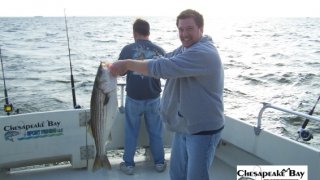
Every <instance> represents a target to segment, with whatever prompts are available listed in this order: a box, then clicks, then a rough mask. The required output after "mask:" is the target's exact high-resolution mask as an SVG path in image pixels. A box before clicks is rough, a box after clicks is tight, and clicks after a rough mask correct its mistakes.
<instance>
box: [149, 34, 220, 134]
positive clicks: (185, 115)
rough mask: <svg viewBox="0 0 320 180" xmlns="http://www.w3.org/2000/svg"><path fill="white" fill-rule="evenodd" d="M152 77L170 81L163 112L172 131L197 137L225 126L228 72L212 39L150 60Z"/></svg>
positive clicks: (163, 100)
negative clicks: (197, 134) (225, 71)
mask: <svg viewBox="0 0 320 180" xmlns="http://www.w3.org/2000/svg"><path fill="white" fill-rule="evenodd" d="M148 74H149V75H150V76H154V77H157V78H164V79H167V81H166V84H165V88H164V91H163V94H162V99H161V105H160V112H161V118H162V120H163V121H164V122H165V124H166V127H167V128H169V130H171V131H174V132H179V133H186V134H195V133H199V132H203V131H214V130H218V129H221V128H222V127H223V125H224V114H223V111H224V107H223V88H224V72H223V65H222V63H221V59H220V56H219V54H218V51H217V49H216V47H215V46H214V45H213V41H212V39H211V37H209V36H203V37H202V38H201V39H200V41H198V42H197V43H195V44H193V45H192V46H191V47H189V48H184V47H182V46H181V47H179V48H177V49H176V50H174V51H173V52H171V53H168V54H166V55H165V56H164V57H161V58H160V59H157V60H151V61H149V63H148Z"/></svg>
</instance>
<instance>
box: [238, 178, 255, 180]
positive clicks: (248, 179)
mask: <svg viewBox="0 0 320 180" xmlns="http://www.w3.org/2000/svg"><path fill="white" fill-rule="evenodd" d="M238 180H254V179H252V178H249V177H240V178H239V179H238Z"/></svg>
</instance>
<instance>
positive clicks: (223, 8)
mask: <svg viewBox="0 0 320 180" xmlns="http://www.w3.org/2000/svg"><path fill="white" fill-rule="evenodd" d="M319 7H320V0H157V1H155V0H1V3H0V17H10V16H14V17H16V16H64V9H66V13H67V15H68V16H174V17H176V16H177V15H178V14H179V13H180V12H181V11H182V10H184V9H195V10H197V11H199V12H200V13H201V14H203V15H204V16H210V17H234V16H240V17H320V8H319Z"/></svg>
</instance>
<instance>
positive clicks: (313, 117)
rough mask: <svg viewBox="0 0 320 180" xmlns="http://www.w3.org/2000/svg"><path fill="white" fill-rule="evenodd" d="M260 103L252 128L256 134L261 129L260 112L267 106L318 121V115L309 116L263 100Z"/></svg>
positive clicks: (319, 118)
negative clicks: (255, 121)
mask: <svg viewBox="0 0 320 180" xmlns="http://www.w3.org/2000/svg"><path fill="white" fill-rule="evenodd" d="M262 105H263V107H262V108H261V109H260V112H259V115H258V120H257V126H256V127H255V128H254V132H255V134H256V135H257V136H258V135H259V134H260V132H261V129H262V128H261V120H262V114H263V112H264V111H265V110H266V109H267V108H272V109H276V110H279V111H282V112H286V113H289V114H294V115H297V116H300V117H304V118H307V119H312V120H315V121H319V122H320V117H317V116H311V115H309V114H305V113H301V112H297V111H293V110H290V109H286V108H282V107H278V106H274V105H272V104H270V103H266V102H263V103H262Z"/></svg>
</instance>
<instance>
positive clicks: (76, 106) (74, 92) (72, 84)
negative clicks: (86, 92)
mask: <svg viewBox="0 0 320 180" xmlns="http://www.w3.org/2000/svg"><path fill="white" fill-rule="evenodd" d="M64 20H65V24H66V34H67V40H68V51H69V62H70V72H71V90H72V99H73V107H74V108H75V109H80V108H81V106H79V105H77V100H76V91H75V87H74V80H73V74H72V63H71V55H70V44H69V34H68V25H67V16H66V10H65V9H64Z"/></svg>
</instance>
